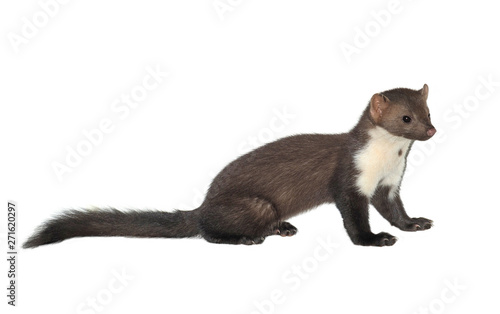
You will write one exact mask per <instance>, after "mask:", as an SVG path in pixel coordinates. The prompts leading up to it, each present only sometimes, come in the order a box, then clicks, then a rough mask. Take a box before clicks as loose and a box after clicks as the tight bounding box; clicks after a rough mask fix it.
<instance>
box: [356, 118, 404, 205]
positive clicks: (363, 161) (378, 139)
mask: <svg viewBox="0 0 500 314" xmlns="http://www.w3.org/2000/svg"><path fill="white" fill-rule="evenodd" d="M369 135H370V139H369V140H368V142H367V143H366V146H365V147H363V148H362V149H361V150H360V151H359V152H358V153H357V154H356V155H355V156H354V162H355V164H356V168H357V169H358V170H359V171H360V174H359V177H358V178H357V180H356V185H357V188H358V190H359V191H360V192H361V193H362V194H364V195H366V196H367V197H369V198H370V197H372V195H373V193H375V190H376V189H377V187H378V186H379V185H385V186H390V187H393V188H392V189H391V192H390V193H391V194H390V195H389V197H390V198H392V197H394V194H395V193H396V189H397V187H398V186H399V184H400V183H401V178H402V176H403V171H404V167H405V157H406V153H407V152H408V148H409V147H410V144H411V140H408V139H405V138H402V137H399V136H394V135H392V134H390V133H389V132H387V131H386V130H384V129H383V128H381V127H378V126H377V127H375V128H374V129H371V130H370V131H369Z"/></svg>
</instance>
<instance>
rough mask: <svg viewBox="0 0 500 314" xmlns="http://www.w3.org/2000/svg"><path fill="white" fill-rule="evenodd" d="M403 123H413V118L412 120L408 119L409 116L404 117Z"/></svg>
mask: <svg viewBox="0 0 500 314" xmlns="http://www.w3.org/2000/svg"><path fill="white" fill-rule="evenodd" d="M403 121H404V122H405V123H410V122H411V118H410V117H408V116H404V117H403Z"/></svg>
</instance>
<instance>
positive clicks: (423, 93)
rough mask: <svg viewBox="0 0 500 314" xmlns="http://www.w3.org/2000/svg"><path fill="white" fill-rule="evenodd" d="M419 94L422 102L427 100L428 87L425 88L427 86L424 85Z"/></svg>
mask: <svg viewBox="0 0 500 314" xmlns="http://www.w3.org/2000/svg"><path fill="white" fill-rule="evenodd" d="M419 92H420V95H422V98H424V100H427V96H429V86H427V84H424V87H422V88H421V89H420V90H419Z"/></svg>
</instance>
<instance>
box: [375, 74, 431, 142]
mask: <svg viewBox="0 0 500 314" xmlns="http://www.w3.org/2000/svg"><path fill="white" fill-rule="evenodd" d="M428 94H429V87H428V86H427V84H424V87H422V89H420V90H413V89H408V88H396V89H391V90H388V91H385V92H382V93H378V94H375V95H373V96H372V99H371V100H370V119H371V120H372V122H373V123H375V125H378V126H380V127H382V128H384V129H385V130H387V131H388V132H389V133H391V134H393V135H396V136H401V137H404V138H407V139H410V140H419V141H425V140H428V139H430V138H431V137H432V136H433V135H434V134H435V133H436V129H435V128H434V126H433V125H432V123H431V114H430V113H429V108H428V107H427V96H428Z"/></svg>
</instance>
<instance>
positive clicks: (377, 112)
mask: <svg viewBox="0 0 500 314" xmlns="http://www.w3.org/2000/svg"><path fill="white" fill-rule="evenodd" d="M387 107H389V98H387V97H385V96H384V95H382V94H375V95H373V96H372V99H371V100H370V115H371V116H372V118H373V120H374V121H375V122H379V121H380V119H381V118H382V115H383V113H384V111H385V109H387Z"/></svg>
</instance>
